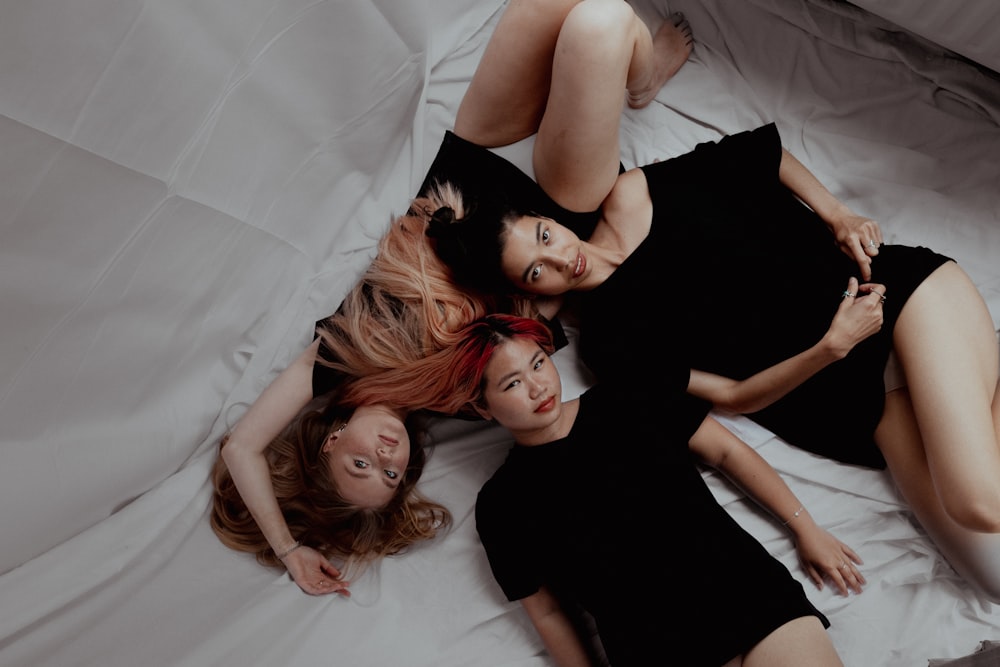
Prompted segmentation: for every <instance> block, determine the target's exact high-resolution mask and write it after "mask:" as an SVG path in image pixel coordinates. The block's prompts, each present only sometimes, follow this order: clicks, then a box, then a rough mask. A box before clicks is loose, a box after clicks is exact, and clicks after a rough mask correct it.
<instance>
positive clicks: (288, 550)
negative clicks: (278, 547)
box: [274, 540, 302, 560]
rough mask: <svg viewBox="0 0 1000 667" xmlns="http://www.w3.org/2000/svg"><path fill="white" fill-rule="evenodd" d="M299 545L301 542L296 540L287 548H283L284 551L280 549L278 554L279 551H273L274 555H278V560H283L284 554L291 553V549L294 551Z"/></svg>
mask: <svg viewBox="0 0 1000 667" xmlns="http://www.w3.org/2000/svg"><path fill="white" fill-rule="evenodd" d="M301 546H302V543H301V542H299V541H298V540H296V541H295V544H293V545H292V546H290V547H288V548H287V549H285V550H284V551H282V552H281V553H280V554H279V553H275V554H274V555H275V556H277V557H278V560H285V556H287V555H288V554H290V553H292V552H293V551H295V550H296V549H298V548H299V547H301Z"/></svg>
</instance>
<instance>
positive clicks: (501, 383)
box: [496, 350, 545, 387]
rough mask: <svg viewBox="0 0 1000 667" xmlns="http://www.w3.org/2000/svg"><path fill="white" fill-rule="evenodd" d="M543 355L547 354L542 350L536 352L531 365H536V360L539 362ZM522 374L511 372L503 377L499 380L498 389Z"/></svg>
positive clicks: (497, 382)
mask: <svg viewBox="0 0 1000 667" xmlns="http://www.w3.org/2000/svg"><path fill="white" fill-rule="evenodd" d="M543 354H545V353H544V352H543V351H542V350H538V352H535V354H534V355H532V357H531V363H535V360H537V359H538V357H539V356H540V355H543ZM520 373H521V371H520V370H516V371H511V372H510V373H507V374H506V375H503V376H501V377H499V378H497V381H496V385H497V387H502V386H503V385H504V384H505V383H506V382H507V380H509V379H510V378H512V377H514V376H515V375H519V374H520Z"/></svg>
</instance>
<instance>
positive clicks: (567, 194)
mask: <svg viewBox="0 0 1000 667" xmlns="http://www.w3.org/2000/svg"><path fill="white" fill-rule="evenodd" d="M634 59H635V60H636V61H641V63H642V64H643V65H648V64H649V62H650V61H651V59H652V41H651V37H650V34H649V30H648V29H647V28H646V26H645V24H644V23H643V22H642V20H641V19H639V17H638V16H637V15H636V14H635V12H634V11H633V10H632V8H631V6H630V5H628V3H625V2H620V0H587V1H586V2H584V3H582V4H581V5H579V6H578V7H576V8H574V9H573V11H572V12H570V14H569V16H568V17H567V18H566V22H565V23H564V25H563V29H562V32H561V33H560V35H559V40H558V42H557V44H556V51H555V55H554V59H553V66H552V84H551V87H550V90H549V98H548V103H547V105H546V108H545V113H544V115H543V117H542V119H541V124H540V126H539V129H538V137H537V139H536V141H535V154H534V168H535V176H536V178H537V179H538V183H539V185H541V186H542V188H543V189H544V190H545V192H546V193H547V194H548V195H549V196H550V197H552V198H553V199H554V200H555V201H556V202H558V203H559V204H560V205H561V206H563V207H565V208H568V209H570V210H573V211H590V210H594V209H596V208H597V207H599V206H600V205H601V202H602V201H604V198H605V197H606V196H607V194H608V193H609V192H610V191H611V188H612V186H613V185H614V183H615V179H616V178H617V177H618V170H619V169H618V168H619V164H620V154H621V148H620V145H619V139H618V129H619V124H620V122H621V115H622V110H623V108H624V106H625V91H626V83H627V80H628V76H629V71H630V68H631V67H632V66H633V64H634V62H633V61H634ZM636 66H638V65H636Z"/></svg>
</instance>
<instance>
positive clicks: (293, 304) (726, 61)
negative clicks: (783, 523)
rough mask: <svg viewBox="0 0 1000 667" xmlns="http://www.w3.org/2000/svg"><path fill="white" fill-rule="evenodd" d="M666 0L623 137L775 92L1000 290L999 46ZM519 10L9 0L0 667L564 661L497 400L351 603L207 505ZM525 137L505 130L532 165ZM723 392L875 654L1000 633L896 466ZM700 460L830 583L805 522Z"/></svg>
mask: <svg viewBox="0 0 1000 667" xmlns="http://www.w3.org/2000/svg"><path fill="white" fill-rule="evenodd" d="M446 5H447V6H446ZM642 7H643V8H644V9H648V10H649V11H650V12H651V13H658V14H660V15H664V14H665V13H666V11H667V10H666V6H665V5H664V4H663V3H662V2H656V3H654V0H646V1H644V2H643V4H642ZM670 7H671V9H682V10H684V11H685V12H686V13H687V15H688V17H689V19H690V20H691V22H692V25H693V27H694V30H695V31H696V35H697V38H698V46H697V48H696V51H695V54H694V56H693V58H692V60H691V61H690V62H689V63H688V64H686V65H685V66H684V67H683V68H682V70H681V72H680V73H679V74H678V76H677V77H675V79H674V80H673V81H672V82H670V83H669V84H668V86H666V87H665V88H664V90H663V91H662V92H661V93H660V94H659V96H658V98H657V102H656V103H655V104H653V105H652V106H651V107H649V108H647V109H644V110H641V111H627V112H626V114H625V117H624V120H623V132H622V150H623V161H624V162H625V163H626V165H627V166H632V165H634V164H639V163H644V162H648V161H650V160H652V159H656V158H662V157H668V156H670V155H674V154H678V153H681V152H684V151H687V150H689V149H690V148H692V147H693V146H694V144H695V143H696V142H698V141H703V140H714V139H717V138H719V137H720V136H722V135H723V134H725V133H728V132H733V131H738V130H741V129H749V128H752V127H755V126H757V125H759V124H761V123H763V122H767V121H771V120H773V121H775V122H776V123H777V124H778V127H779V129H780V130H781V133H782V136H783V137H784V140H785V143H786V145H787V147H788V148H789V149H790V150H792V151H793V152H794V153H795V154H796V155H798V156H799V157H800V158H801V159H802V160H803V161H804V162H805V163H806V164H807V166H809V167H810V168H811V169H812V170H813V171H814V172H815V173H816V174H817V175H818V176H819V177H820V179H821V180H823V181H824V182H825V183H827V184H828V185H829V186H830V187H831V189H832V190H833V191H834V193H835V194H837V195H838V196H840V197H841V198H842V199H844V200H845V201H846V202H847V203H849V204H850V205H852V206H853V207H855V208H856V209H857V210H859V211H861V212H865V213H867V214H869V215H872V216H874V217H876V218H877V219H879V220H880V221H881V222H882V224H883V226H884V228H885V230H886V233H887V236H888V238H889V240H892V241H899V242H905V243H912V244H922V245H928V246H931V247H933V248H935V249H937V250H939V251H941V252H944V253H946V254H949V255H951V256H953V257H955V258H956V259H958V260H959V261H960V262H961V263H962V264H963V266H965V268H966V269H967V270H968V271H969V273H970V274H971V275H972V276H973V278H974V280H975V281H976V283H977V285H978V286H979V287H980V289H981V290H982V291H983V293H984V295H985V297H986V298H987V301H988V303H989V306H990V308H991V312H992V313H993V315H994V318H995V320H996V319H1000V262H998V261H997V259H998V258H1000V192H998V186H1000V160H998V158H997V156H998V155H1000V127H998V121H1000V81H998V79H997V78H996V75H994V74H991V73H990V72H989V71H987V70H981V69H977V68H975V67H974V66H971V65H970V64H968V63H966V62H963V61H962V60H960V59H956V58H954V57H953V56H952V55H951V54H949V53H948V52H946V51H944V50H941V51H936V50H928V46H927V44H926V43H925V42H924V41H923V40H911V39H909V38H907V36H906V35H905V33H899V34H896V35H895V36H894V38H893V39H892V40H891V41H886V40H885V33H884V32H881V31H879V30H877V29H874V28H870V27H868V24H866V23H865V22H864V21H863V20H862V19H864V17H865V16H866V15H865V13H864V12H859V11H854V10H850V11H847V10H845V7H844V6H843V5H840V4H839V3H836V2H826V1H824V0H815V1H814V2H809V1H808V0H753V1H752V2H745V3H732V2H726V0H702V1H698V0H672V1H671V2H670ZM500 8H501V3H500V2H499V1H498V0H463V1H462V2H450V3H432V2H418V1H415V0H413V1H410V2H406V3H392V2H386V1H385V0H365V1H363V2H279V3H258V2H247V1H246V0H241V1H240V2H235V1H233V0H218V1H217V2H213V3H194V2H180V1H178V0H158V1H155V0H151V1H146V2H139V1H138V0H85V1H84V2H79V3H73V4H68V3H56V2H53V1H52V0H40V1H33V2H25V1H22V2H15V3H7V4H5V5H4V6H3V7H2V8H0V147H2V150H0V175H2V177H0V313H2V316H0V447H2V449H0V452H2V457H3V459H2V460H3V465H2V467H0V507H2V509H0V535H2V536H3V538H2V546H0V573H2V574H0V664H2V665H4V666H5V667H6V666H8V665H10V666H14V665H17V666H21V665H24V666H32V667H35V666H40V665H46V666H48V665H51V666H63V665H102V666H107V667H113V666H117V665H121V666H131V665H137V664H155V665H190V666H199V667H200V666H203V665H237V664H238V665H278V664H280V665H317V664H330V665H338V666H341V665H343V666H347V665H350V666H351V667H357V666H365V665H373V666H374V665H387V664H405V665H412V666H420V665H428V666H429V665H434V666H442V667H448V666H450V665H454V666H460V665H521V666H542V665H549V664H551V663H550V661H549V660H548V658H547V657H546V656H545V655H544V652H543V650H542V647H541V644H540V642H539V641H538V639H537V637H536V636H535V634H534V631H533V630H532V628H531V627H530V624H529V623H528V621H527V620H526V617H525V616H524V615H523V613H522V612H521V611H520V609H519V607H518V606H517V605H516V604H510V603H507V602H506V601H504V600H503V598H502V595H501V594H500V592H499V590H498V589H497V588H496V586H495V584H494V583H493V581H492V578H491V576H490V573H489V569H488V566H487V564H486V561H485V557H484V555H483V553H482V551H481V548H480V546H479V544H478V540H477V538H476V535H475V530H474V525H473V520H472V514H471V511H472V504H473V502H474V498H475V493H476V491H477V490H478V488H479V485H480V484H481V483H482V482H483V481H485V479H487V478H488V476H489V474H490V473H491V472H492V470H493V469H494V468H495V467H496V466H497V465H499V463H500V461H501V460H502V458H503V456H504V454H505V451H506V448H507V446H508V444H509V443H508V441H507V439H506V438H505V436H504V435H503V433H502V432H500V431H499V430H498V429H496V428H492V427H489V426H486V425H482V424H473V423H467V422H453V421H445V422H442V423H440V424H438V425H437V428H436V431H435V432H436V435H437V442H438V445H437V446H436V447H435V449H434V451H433V452H432V455H431V460H430V463H429V466H428V469H427V472H426V474H425V478H424V481H423V488H424V490H425V491H426V492H427V493H428V494H430V495H432V496H433V497H436V498H438V499H440V500H441V501H443V502H445V503H446V504H447V505H448V506H449V507H450V508H451V509H452V511H453V512H454V514H455V519H456V524H455V527H454V529H453V530H452V531H451V532H450V533H449V534H448V535H446V536H444V537H442V538H440V539H437V540H434V541H433V542H430V543H427V544H423V545H420V546H419V547H417V548H415V549H413V550H412V551H411V552H410V553H408V554H406V555H405V556H402V557H397V558H392V559H389V560H387V561H385V562H384V563H382V564H381V565H380V566H379V567H377V568H376V569H374V570H373V571H371V572H370V573H368V574H367V575H366V576H365V577H363V578H362V579H361V580H359V581H357V582H355V584H354V586H353V591H354V596H353V597H352V598H351V599H350V600H345V599H341V598H311V597H307V596H305V595H303V594H302V593H300V592H299V590H298V588H297V587H296V586H295V585H294V583H293V582H291V580H290V579H289V578H288V577H287V576H286V575H283V574H281V573H278V572H276V571H272V570H267V569H264V568H261V567H259V566H258V565H256V564H255V563H254V562H253V559H252V558H251V557H249V556H246V555H243V554H238V553H235V552H232V551H229V550H227V549H226V548H225V547H223V546H222V545H221V544H220V543H219V542H218V541H217V540H216V538H215V536H214V535H213V534H212V532H211V530H210V528H209V526H208V523H207V508H208V505H209V499H210V485H209V483H208V471H209V469H210V467H211V463H212V459H213V457H214V454H215V451H216V447H217V442H218V440H219V438H220V437H221V435H222V434H223V433H224V432H225V431H226V429H227V428H228V427H230V426H231V425H232V424H233V423H234V422H235V421H236V419H238V417H239V416H240V414H241V413H242V411H243V410H244V409H245V408H246V406H247V405H248V404H249V403H250V402H251V401H252V400H253V399H254V398H255V397H256V396H257V395H258V394H259V392H260V391H261V390H262V389H263V387H264V386H266V384H267V383H268V382H269V381H270V380H271V379H272V378H273V377H274V375H275V374H276V373H277V372H278V371H280V370H281V369H282V368H284V367H285V365H287V363H288V362H289V361H290V360H291V359H292V358H294V356H295V355H296V354H297V353H298V351H299V350H300V349H301V348H302V347H303V346H304V345H305V344H306V343H307V341H308V340H309V338H310V337H311V323H312V322H313V321H315V320H316V319H318V318H319V317H322V316H323V315H325V314H327V313H329V312H331V311H332V310H333V309H334V308H335V307H336V305H337V304H338V303H339V301H340V299H341V297H342V295H343V294H344V293H345V292H346V290H347V289H348V288H349V286H350V285H351V283H352V282H353V281H354V279H355V277H356V275H357V273H358V272H359V271H360V270H361V268H362V267H363V266H364V265H365V264H366V263H367V261H368V259H369V258H370V256H371V252H372V249H373V246H374V243H375V239H376V238H377V237H378V236H379V235H380V234H381V232H382V230H383V229H384V228H385V225H386V224H387V222H388V220H389V217H390V215H391V214H392V213H393V212H399V211H401V210H403V208H404V207H405V205H406V202H407V200H408V197H409V196H410V195H411V194H412V193H413V192H414V191H415V189H416V187H417V185H418V184H419V182H420V180H421V179H422V177H423V173H424V170H425V169H426V167H427V165H428V164H429V163H430V160H431V159H432V158H433V154H434V151H435V150H436V148H437V143H438V141H439V139H440V136H441V134H442V133H443V131H444V130H445V129H447V128H448V127H450V124H451V121H452V119H453V117H454V113H455V110H456V108H457V104H458V101H459V100H460V97H461V95H462V93H463V92H464V90H465V86H466V85H467V83H468V80H469V78H470V77H471V74H472V71H473V69H474V67H475V64H476V62H477V60H478V56H479V53H480V52H481V50H482V47H483V46H484V44H485V41H486V39H487V38H488V36H489V32H490V30H491V27H492V25H493V23H494V21H495V18H496V16H497V12H498V11H499V10H500ZM529 146H530V141H529V142H524V143H523V144H519V145H517V146H514V147H512V148H511V149H509V150H507V151H504V153H505V154H506V155H509V156H511V157H512V158H514V159H516V160H518V161H519V162H520V163H521V164H522V165H525V164H527V163H526V162H525V158H526V155H527V152H528V148H529ZM733 326H739V322H734V323H733ZM571 352H572V348H571V349H570V350H569V351H568V353H562V352H561V353H560V355H559V358H558V360H559V363H560V365H561V366H562V367H563V368H565V369H567V372H569V371H572V370H573V369H574V368H575V364H574V362H575V360H574V359H573V358H572V356H571ZM573 377H575V380H573V381H571V382H568V383H567V384H568V388H567V391H568V393H574V392H576V391H579V389H580V388H581V387H582V386H583V384H584V376H583V375H582V374H579V375H576V374H574V375H573ZM725 419H726V423H727V425H729V426H730V427H731V428H733V429H734V430H735V431H736V432H738V433H739V434H741V435H742V436H743V437H744V438H746V439H747V441H748V442H750V443H751V444H752V445H754V446H755V447H758V449H759V451H760V452H761V453H762V454H763V455H764V456H765V457H766V458H767V459H768V460H769V461H771V463H772V464H773V465H774V466H775V467H776V468H777V469H778V470H779V471H780V472H781V473H782V474H784V475H785V476H786V479H787V480H788V481H789V484H790V485H792V487H793V489H794V490H795V491H796V493H798V494H799V496H800V497H801V498H802V500H803V501H804V502H805V503H806V504H807V505H808V506H809V507H810V510H811V511H812V513H813V515H814V516H815V517H817V519H818V520H819V521H820V522H821V523H823V524H824V525H825V526H827V527H828V528H830V529H831V530H832V531H834V532H835V533H836V534H837V535H838V536H839V537H841V538H842V539H843V540H845V541H846V542H848V543H849V544H851V545H852V546H854V547H855V548H856V549H857V550H858V551H859V552H860V553H861V555H862V556H863V557H864V558H865V561H866V565H865V568H864V572H865V575H866V576H867V578H868V580H869V582H870V583H869V586H868V589H867V590H866V591H865V592H864V593H863V594H862V595H860V596H851V597H850V598H846V599H845V598H841V597H838V596H836V595H834V594H832V593H831V592H830V591H829V590H824V591H822V592H817V591H815V590H813V589H811V588H810V587H809V585H808V583H806V589H807V591H809V595H810V597H811V599H813V601H814V602H815V603H816V604H817V605H818V606H819V607H820V608H821V609H822V610H823V611H824V612H826V613H827V615H828V616H829V617H830V620H831V621H832V623H833V625H832V627H831V629H830V633H831V636H832V637H833V639H834V642H835V643H836V645H837V647H838V649H839V650H840V652H841V654H842V655H843V657H844V659H845V662H846V663H847V664H848V665H851V666H858V667H867V666H894V667H895V666H898V667H904V666H905V667H914V666H917V667H919V666H922V665H924V664H926V660H927V659H928V658H935V657H952V656H957V655H961V654H965V653H969V652H970V651H972V650H973V648H975V646H976V644H977V643H978V642H979V641H980V640H983V639H1000V610H998V609H997V607H996V606H994V605H991V604H990V603H988V602H986V601H985V600H984V599H982V598H981V597H978V596H977V595H976V594H974V593H973V592H971V591H970V590H968V588H967V587H966V586H964V585H963V583H962V582H961V580H959V579H958V578H957V576H956V575H955V574H954V573H953V572H952V571H951V570H950V568H949V567H948V565H947V563H945V562H944V561H943V559H942V558H941V556H940V554H939V553H938V552H937V551H936V549H935V548H934V547H933V545H932V544H931V543H930V542H929V541H928V539H927V538H926V536H925V535H924V534H923V532H922V531H921V529H920V528H919V526H917V525H915V523H914V521H913V519H912V516H911V515H910V514H909V513H908V511H907V509H906V507H905V505H904V504H903V503H902V502H901V501H900V499H899V497H898V495H897V494H896V492H895V490H894V488H893V486H892V484H891V482H890V481H889V479H888V478H887V476H886V475H885V474H884V473H881V472H877V471H871V470H864V469H860V468H854V467H851V466H844V465H839V464H835V463H832V462H830V461H826V460H823V459H820V458H818V457H814V456H812V455H809V454H806V453H804V452H803V451H801V450H796V449H794V448H791V447H789V446H788V445H786V444H785V443H783V442H781V441H780V440H778V439H776V438H774V437H773V436H772V435H771V434H770V433H768V432H767V431H765V430H764V429H761V428H759V427H757V426H756V425H754V424H753V423H751V422H749V421H748V420H746V419H743V418H725ZM707 476H708V479H709V481H710V484H711V485H712V488H713V490H714V491H715V493H716V494H717V497H718V498H719V499H720V501H722V502H724V503H725V504H726V506H727V507H728V508H729V509H730V511H732V513H733V514H734V515H735V516H736V517H737V519H738V520H739V521H740V523H741V524H743V525H744V526H745V527H747V529H748V530H750V531H751V532H752V533H754V534H755V535H756V536H757V537H758V538H759V539H760V540H761V541H762V542H763V543H764V544H765V545H766V546H767V547H768V548H769V549H770V550H771V552H772V553H774V554H775V556H776V557H778V558H779V559H781V560H782V562H784V563H785V564H786V565H787V566H788V567H789V568H790V570H791V571H792V572H793V573H794V574H795V575H796V576H798V577H800V578H802V580H803V581H804V582H805V576H804V574H803V573H802V571H801V569H800V568H799V566H798V564H797V561H796V557H795V554H794V551H793V547H792V544H791V542H790V541H789V540H788V538H787V537H786V536H785V535H784V534H783V533H782V531H781V530H780V529H779V527H778V526H776V525H775V523H774V522H773V521H772V520H770V519H769V518H767V517H766V516H764V515H763V514H762V513H761V512H760V511H759V510H758V509H756V507H754V506H753V505H752V504H751V503H749V502H748V501H746V500H745V499H744V498H742V497H741V495H740V494H739V493H737V492H736V491H735V490H734V489H733V488H732V487H730V486H729V485H727V484H726V483H725V482H724V481H723V480H721V479H719V478H718V477H717V476H715V475H711V474H707ZM607 576H613V577H615V581H616V584H617V585H636V586H641V585H642V581H641V579H639V578H632V577H631V576H630V573H609V574H608V575H607ZM662 604H664V605H668V604H669V601H663V603H662ZM721 631H724V629H723V630H721Z"/></svg>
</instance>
